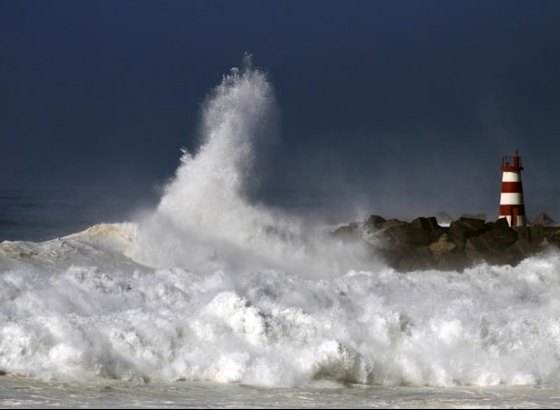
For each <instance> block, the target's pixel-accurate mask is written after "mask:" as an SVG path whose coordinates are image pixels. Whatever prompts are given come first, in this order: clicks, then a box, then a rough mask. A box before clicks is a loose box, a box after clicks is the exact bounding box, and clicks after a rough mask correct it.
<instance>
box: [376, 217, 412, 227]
mask: <svg viewBox="0 0 560 410" xmlns="http://www.w3.org/2000/svg"><path fill="white" fill-rule="evenodd" d="M380 225H381V229H389V228H395V227H397V228H398V227H402V226H408V222H405V221H401V220H400V219H395V218H391V219H388V220H387V221H385V222H382V223H381V224H380Z"/></svg>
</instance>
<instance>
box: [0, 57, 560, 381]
mask: <svg viewBox="0 0 560 410" xmlns="http://www.w3.org/2000/svg"><path fill="white" fill-rule="evenodd" d="M272 104H273V93H272V90H271V88H270V85H269V84H268V82H267V80H266V75H265V74H264V73H262V72H261V71H259V70H255V69H253V68H252V67H250V65H249V66H247V67H245V68H244V69H243V70H233V71H232V72H231V73H230V75H228V76H226V77H225V78H224V81H223V83H222V84H221V85H220V86H219V87H218V88H217V89H216V90H215V92H214V93H213V94H212V96H211V98H210V99H209V100H208V102H207V104H206V108H205V110H204V115H205V116H204V118H205V119H204V124H205V125H204V127H203V129H204V135H203V136H204V142H203V144H202V146H201V148H200V149H199V151H198V152H197V153H196V155H191V154H188V153H185V154H184V155H183V158H182V163H181V166H180V167H179V169H178V171H177V175H176V177H175V178H174V180H173V181H172V182H171V183H170V184H169V186H168V187H167V189H166V192H165V195H164V196H163V198H162V200H161V202H160V204H159V207H158V209H157V210H156V212H155V213H154V214H153V215H151V216H149V217H148V218H145V219H143V220H141V221H138V222H130V223H122V224H100V225H96V226H93V227H91V228H90V229H88V230H86V231H84V232H80V233H76V234H74V235H70V236H67V237H63V238H57V239H53V240H51V241H46V242H42V243H32V242H3V243H1V244H0V370H3V371H5V372H8V373H10V374H20V375H26V376H33V377H37V378H44V379H62V380H73V381H85V380H92V379H93V380H97V379H108V378H109V379H118V380H138V381H147V380H151V381H153V382H163V383H166V382H168V383H170V382H172V381H176V380H190V381H200V380H202V381H213V382H226V383H230V382H236V383H237V382H238V383H245V384H251V385H260V386H273V387H293V386H301V385H310V384H313V383H325V382H326V383H330V382H333V383H336V384H339V383H363V384H381V385H390V386H392V385H413V386H425V385H428V386H466V385H475V386H489V385H492V386H493V385H498V384H506V385H518V384H519V385H540V386H558V385H559V384H560V319H559V318H560V302H559V301H558V294H559V292H560V253H558V252H552V251H551V252H549V253H546V254H541V255H537V256H535V257H532V258H528V259H526V260H524V261H523V262H522V263H520V264H519V265H518V266H515V267H511V266H501V267H496V266H488V265H486V264H481V265H478V266H475V267H473V268H471V269H467V270H466V271H465V272H464V273H462V274H461V273H458V272H440V271H431V270H430V271H419V272H411V273H408V274H401V273H398V272H396V271H394V270H393V269H390V268H388V267H387V266H384V265H382V264H380V263H377V262H374V260H373V259H372V258H370V257H368V258H365V257H364V254H363V253H362V252H364V250H365V249H366V248H356V249H353V248H351V247H349V246H348V245H344V246H343V245H340V244H338V243H336V242H328V241H327V239H326V238H324V237H321V233H320V231H319V230H316V229H311V228H309V227H307V226H305V225H304V224H303V223H302V222H301V221H298V220H297V219H295V218H290V217H287V216H285V215H280V214H276V213H273V212H272V211H270V210H269V209H266V208H263V207H262V206H259V205H256V204H254V203H251V201H249V200H248V199H247V196H246V195H245V193H246V190H247V186H246V183H247V178H249V175H250V172H251V158H252V156H253V155H255V152H254V145H253V142H254V139H255V138H259V137H262V135H265V134H263V132H265V131H266V126H265V125H266V118H267V113H268V112H269V108H270V107H271V105H272ZM265 137H266V136H265Z"/></svg>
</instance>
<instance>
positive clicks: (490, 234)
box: [332, 215, 560, 272]
mask: <svg viewBox="0 0 560 410" xmlns="http://www.w3.org/2000/svg"><path fill="white" fill-rule="evenodd" d="M332 235H333V236H334V237H335V238H336V239H338V240H341V241H344V242H348V241H350V242H356V241H359V242H363V243H366V244H367V246H370V247H371V248H372V249H375V251H374V253H375V255H378V256H380V257H381V258H383V259H384V261H385V262H386V263H387V264H388V265H389V266H391V267H393V268H394V269H396V270H398V271H401V272H407V271H412V270H419V269H439V270H459V271H462V270H463V269H465V268H467V267H469V266H472V265H473V264H476V263H478V262H481V261H485V262H487V263H488V264H492V265H504V264H508V265H516V264H518V263H519V262H520V261H521V260H523V259H524V258H526V257H528V256H531V255H533V254H536V253H538V252H542V251H545V250H546V249H548V248H550V247H555V248H557V249H560V226H545V225H542V224H533V225H531V226H525V227H516V228H511V227H510V226H509V224H508V222H507V220H506V219H505V218H501V219H498V220H496V221H495V222H486V221H485V220H484V219H478V218H471V217H461V218H459V219H457V220H453V221H451V222H450V223H449V225H448V226H447V225H446V226H441V225H440V224H439V223H438V221H437V219H436V217H419V218H416V219H414V220H413V221H411V222H406V221H402V220H399V219H385V218H383V217H382V216H379V215H372V216H370V217H369V218H368V219H367V220H366V221H365V222H354V223H350V224H349V225H345V226H341V227H339V228H338V229H336V230H334V231H333V232H332Z"/></svg>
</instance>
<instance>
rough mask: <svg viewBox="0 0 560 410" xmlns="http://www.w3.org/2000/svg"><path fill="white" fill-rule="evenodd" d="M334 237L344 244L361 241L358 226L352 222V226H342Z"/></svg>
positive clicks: (334, 233) (335, 232)
mask: <svg viewBox="0 0 560 410" xmlns="http://www.w3.org/2000/svg"><path fill="white" fill-rule="evenodd" d="M332 235H333V236H334V237H335V238H337V239H339V240H341V241H343V242H355V241H357V240H359V239H360V234H359V231H358V224H356V223H355V222H352V223H351V224H350V225H346V226H341V227H340V228H338V229H337V230H335V231H334V232H333V233H332Z"/></svg>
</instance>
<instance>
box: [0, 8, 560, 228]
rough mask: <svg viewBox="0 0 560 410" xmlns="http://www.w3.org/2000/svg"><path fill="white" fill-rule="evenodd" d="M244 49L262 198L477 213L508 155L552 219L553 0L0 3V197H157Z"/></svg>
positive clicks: (559, 57) (558, 28)
mask: <svg viewBox="0 0 560 410" xmlns="http://www.w3.org/2000/svg"><path fill="white" fill-rule="evenodd" d="M245 52H249V53H251V54H252V55H253V63H254V65H255V66H257V67H261V68H262V69H264V70H266V71H267V72H268V73H269V79H270V81H271V83H272V85H273V87H274V89H275V93H276V97H277V103H278V108H279V119H278V124H277V129H276V133H277V135H278V136H279V139H278V142H277V144H276V146H275V147H274V150H275V155H273V156H270V155H269V156H266V158H267V167H266V169H267V171H268V173H267V178H266V179H265V185H266V186H267V187H268V188H271V187H280V188H291V187H293V188H298V189H301V188H304V189H312V188H317V189H321V190H327V191H328V190H333V191H334V190H337V191H340V190H341V189H342V190H343V192H345V193H346V194H347V195H345V198H344V199H342V198H341V197H340V196H339V197H338V198H337V199H336V201H351V200H352V198H354V197H355V198H356V200H357V201H358V200H364V197H367V199H366V200H365V202H366V203H367V204H369V205H370V206H372V208H375V207H377V208H378V209H380V210H381V211H383V210H386V211H387V212H386V213H388V212H389V211H390V210H395V211H397V210H398V209H400V208H399V207H401V208H404V207H406V206H408V207H411V206H412V205H413V204H417V205H418V207H417V208H416V209H419V210H422V211H424V210H426V212H429V211H431V210H433V211H434V212H435V211H438V210H442V209H444V208H446V206H448V207H451V208H455V209H456V210H457V211H461V212H468V211H469V210H471V211H472V212H478V211H481V210H482V211H486V210H487V209H488V208H489V207H490V208H491V207H492V206H494V204H493V203H494V202H496V204H495V205H496V208H497V205H498V203H497V202H498V200H499V199H498V195H499V189H500V182H501V173H500V169H499V167H500V163H501V157H502V156H504V155H512V154H513V152H514V151H515V149H519V151H520V153H521V155H522V156H523V160H524V163H525V171H524V175H523V178H524V179H523V182H524V187H525V196H526V203H527V208H528V210H529V211H528V212H530V211H531V210H532V211H533V212H540V211H543V210H544V211H548V212H549V213H554V212H555V211H556V210H558V207H559V205H558V203H559V202H560V200H559V197H558V195H559V194H560V182H559V181H560V178H559V177H560V171H559V168H558V164H559V158H560V137H559V131H560V76H559V73H560V1H556V0H550V1H515V0H510V1H488V2H483V1H458V0H457V1H448V0H441V1H434V0H424V1H420V0H414V1H399V0H391V1H353V0H344V1H332V0H320V1H319V0H314V1H309V0H307V1H306V0H298V1H295V0H293V1H212V0H202V1H195V0H188V1H187V0H185V1H173V0H162V1H147V0H111V1H104V0H95V1H88V0H80V1H75V0H70V1H58V0H51V1H44V0H37V1H31V0H0V116H1V118H0V187H37V186H53V187H71V186H76V185H82V186H93V185H109V186H113V187H119V186H123V185H127V186H130V185H135V186H139V187H141V188H142V187H144V188H145V189H146V190H147V191H148V190H150V189H153V187H154V186H157V185H162V184H163V183H165V181H167V180H168V179H169V178H170V177H171V176H172V175H173V172H174V171H175V169H176V167H177V166H178V164H179V157H180V151H179V149H180V148H181V147H186V148H188V149H189V150H191V151H194V150H195V148H196V146H197V145H196V144H197V127H198V123H199V115H200V105H201V102H202V101H203V100H204V98H205V96H206V95H207V94H208V92H209V91H210V90H211V89H212V88H214V87H215V86H216V85H218V84H219V83H220V81H221V78H222V76H223V75H224V74H226V73H227V72H228V71H229V69H230V68H231V67H233V66H239V65H240V64H241V62H242V58H243V54H244V53H245ZM434 186H435V187H437V190H433V189H431V187H434ZM427 191H430V192H429V193H428V192H427ZM358 197H360V199H358ZM531 200H532V201H533V205H534V206H533V207H532V205H531V203H530V201H531ZM336 201H335V202H336ZM460 206H462V207H463V209H459V208H460ZM537 207H538V209H537ZM491 210H492V209H491ZM372 211H375V209H372ZM496 211H497V209H496ZM557 217H558V219H560V215H557Z"/></svg>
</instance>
